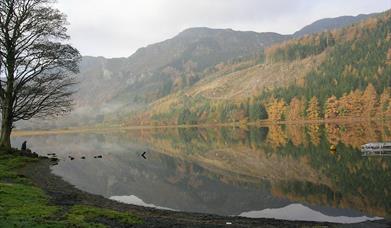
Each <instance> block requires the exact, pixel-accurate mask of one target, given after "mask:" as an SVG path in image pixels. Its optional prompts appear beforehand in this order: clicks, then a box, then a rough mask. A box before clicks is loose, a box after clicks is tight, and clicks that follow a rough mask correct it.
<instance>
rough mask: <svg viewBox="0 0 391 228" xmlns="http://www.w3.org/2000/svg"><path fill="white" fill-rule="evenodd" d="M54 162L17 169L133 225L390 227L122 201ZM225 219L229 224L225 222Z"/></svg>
mask: <svg viewBox="0 0 391 228" xmlns="http://www.w3.org/2000/svg"><path fill="white" fill-rule="evenodd" d="M52 165H55V162H53V161H50V160H49V159H39V160H38V161H37V162H31V163H28V164H27V165H26V166H24V167H22V168H20V169H19V170H18V172H19V174H20V175H22V176H24V177H26V178H27V179H29V180H30V181H31V182H32V183H33V185H34V186H36V187H38V188H40V189H42V190H43V191H44V192H45V193H46V194H47V195H48V196H49V198H50V203H51V204H54V205H56V206H60V207H65V208H69V207H72V206H74V205H79V204H82V205H87V206H94V207H99V208H104V209H111V210H115V211H120V212H129V213H132V214H134V215H136V216H137V217H139V218H141V219H142V220H143V224H136V225H132V227H223V226H229V227H374V226H375V227H389V226H390V225H391V222H390V221H387V220H377V221H367V222H363V223H355V224H334V223H328V222H311V221H288V220H277V219H268V218H257V219H253V218H245V217H238V216H235V217H230V216H219V215H211V214H202V213H191V212H178V211H168V210H161V209H155V208H149V207H142V206H136V205H131V204H124V203H120V202H117V201H113V200H110V199H107V198H104V197H103V196H99V195H93V194H90V193H87V192H84V191H81V190H79V189H77V188H76V187H75V186H73V185H71V184H70V183H68V182H66V181H65V180H63V179H62V178H61V177H59V176H56V175H54V174H53V173H52V172H51V169H50V167H51V166H52ZM227 222H230V223H232V225H227Z"/></svg>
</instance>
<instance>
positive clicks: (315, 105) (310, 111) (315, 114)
mask: <svg viewBox="0 0 391 228" xmlns="http://www.w3.org/2000/svg"><path fill="white" fill-rule="evenodd" d="M319 118H320V107H319V101H318V98H316V97H315V96H314V97H312V98H311V100H310V102H309V104H308V108H307V119H309V120H318V119H319Z"/></svg>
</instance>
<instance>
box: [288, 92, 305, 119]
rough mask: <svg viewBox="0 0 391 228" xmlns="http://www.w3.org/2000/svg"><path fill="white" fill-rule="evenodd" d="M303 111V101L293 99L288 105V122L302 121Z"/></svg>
mask: <svg viewBox="0 0 391 228" xmlns="http://www.w3.org/2000/svg"><path fill="white" fill-rule="evenodd" d="M304 111H305V101H304V99H300V98H297V97H294V98H293V99H292V100H291V102H290V104H289V112H288V116H287V119H288V120H302V119H303V117H304Z"/></svg>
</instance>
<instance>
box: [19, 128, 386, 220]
mask: <svg viewBox="0 0 391 228" xmlns="http://www.w3.org/2000/svg"><path fill="white" fill-rule="evenodd" d="M24 140H27V141H28V147H29V148H31V149H32V150H33V151H37V152H38V153H39V154H42V155H46V154H47V153H53V152H55V153H57V155H58V157H59V158H60V159H61V161H60V163H59V164H58V165H57V166H54V167H53V168H52V172H53V173H55V174H56V175H59V176H61V177H63V179H65V180H66V181H68V182H70V183H72V184H73V185H75V186H76V187H77V188H79V189H82V190H85V191H87V192H90V193H94V194H99V195H102V196H105V197H107V198H111V199H113V200H118V201H122V202H126V203H131V204H137V205H143V206H148V207H157V208H162V209H168V210H177V211H190V212H203V213H212V214H219V215H240V216H245V217H253V218H259V217H264V218H278V219H289V220H311V221H329V222H339V223H355V222H361V221H365V220H372V219H379V218H383V217H387V218H390V215H391V157H380V156H377V157H363V156H362V155H361V152H360V146H361V145H362V144H365V143H368V142H373V141H391V124H390V123H365V124H364V123H360V124H354V125H335V124H328V125H275V126H270V127H262V128H256V127H249V128H246V129H242V128H232V127H225V128H179V129H154V130H131V131H117V132H110V133H94V134H64V135H48V136H34V137H15V138H13V144H14V146H18V147H19V146H20V145H21V143H22V142H23V141H24ZM331 145H336V146H337V151H336V152H333V151H330V149H329V148H330V146H331ZM143 152H146V155H145V156H146V157H147V159H144V158H143V157H142V156H141V154H142V153H143ZM97 155H102V156H103V158H102V159H95V158H93V157H94V156H97ZM68 156H73V157H75V160H73V161H71V160H70V159H69V158H68ZM82 156H85V157H86V159H85V160H82V159H80V158H81V157H82Z"/></svg>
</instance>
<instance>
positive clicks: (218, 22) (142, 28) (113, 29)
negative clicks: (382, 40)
mask: <svg viewBox="0 0 391 228" xmlns="http://www.w3.org/2000/svg"><path fill="white" fill-rule="evenodd" d="M57 7H58V8H59V9H60V10H61V11H63V12H64V13H65V14H67V15H68V21H69V22H70V25H69V34H70V35H71V37H72V39H71V43H72V44H73V45H74V46H75V47H77V48H78V49H79V50H80V52H81V54H82V55H92V56H105V57H127V56H130V55H131V54H133V53H134V52H135V51H136V50H137V49H138V48H140V47H144V46H147V45H149V44H152V43H156V42H160V41H163V40H166V39H168V38H171V37H173V36H175V35H176V34H178V33H179V32H181V31H182V30H184V29H186V28H189V27H211V28H232V29H234V30H243V31H248V30H251V31H256V32H278V33H282V34H291V33H293V32H295V31H297V30H299V29H300V28H302V27H303V26H305V25H308V24H310V23H312V22H314V21H315V20H318V19H321V18H325V17H337V16H342V15H357V14H361V13H373V12H382V11H385V10H387V9H390V8H391V0H316V1H315V0H294V1H293V0H99V1H98V0H58V3H57Z"/></svg>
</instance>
